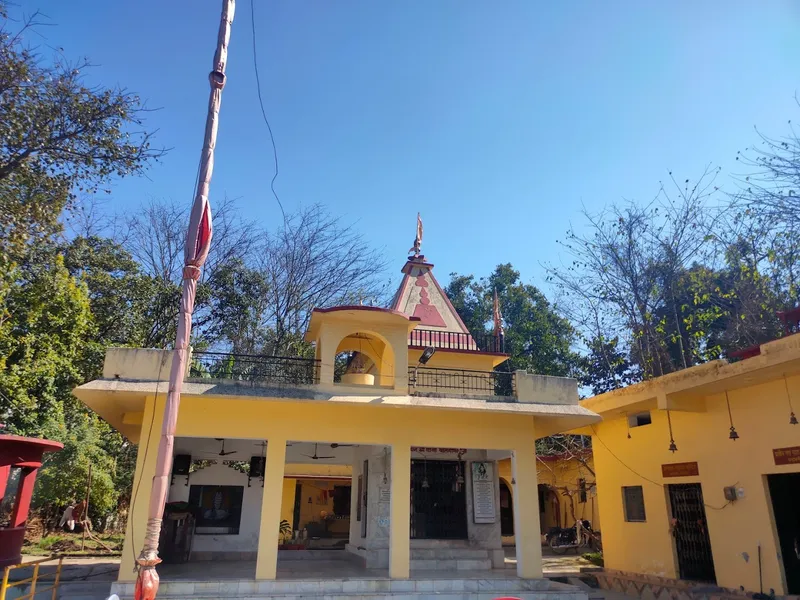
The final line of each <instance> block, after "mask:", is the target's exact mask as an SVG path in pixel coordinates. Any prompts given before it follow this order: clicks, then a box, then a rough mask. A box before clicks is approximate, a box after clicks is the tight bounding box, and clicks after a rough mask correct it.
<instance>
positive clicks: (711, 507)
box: [589, 425, 732, 510]
mask: <svg viewBox="0 0 800 600" xmlns="http://www.w3.org/2000/svg"><path fill="white" fill-rule="evenodd" d="M589 427H590V428H591V430H592V434H593V435H592V438H593V439H596V440H597V441H598V442H600V445H601V446H603V448H605V449H606V450H608V453H609V454H610V455H611V456H613V457H614V458H615V459H616V460H617V462H618V463H619V464H621V465H622V466H623V467H625V468H626V469H628V470H629V471H630V472H631V473H633V474H634V475H636V476H637V477H639V478H640V479H644V480H645V481H647V482H648V483H652V484H653V485H657V486H658V487H660V488H663V487H665V486H664V484H663V483H659V482H658V481H654V480H652V479H650V478H649V477H645V476H644V475H642V474H641V473H639V472H638V471H637V470H635V469H634V468H633V467H631V466H630V465H628V464H627V463H626V462H625V461H623V460H622V459H621V458H620V457H619V456H617V455H616V454H614V451H613V450H611V448H609V447H608V446H607V445H606V443H605V442H604V441H603V440H602V439H601V438H600V436H599V435H598V433H597V430H596V429H595V428H594V425H589ZM731 502H732V501H731V500H729V501H728V502H726V503H725V504H723V505H722V506H712V505H711V504H707V503H705V502H703V505H704V506H706V507H708V508H710V509H713V510H722V509H723V508H725V507H727V506H729V505H730V504H731Z"/></svg>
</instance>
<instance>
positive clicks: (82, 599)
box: [57, 581, 111, 600]
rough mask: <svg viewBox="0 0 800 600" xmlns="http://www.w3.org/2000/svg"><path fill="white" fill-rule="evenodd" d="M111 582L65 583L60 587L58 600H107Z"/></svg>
mask: <svg viewBox="0 0 800 600" xmlns="http://www.w3.org/2000/svg"><path fill="white" fill-rule="evenodd" d="M110 595H111V582H110V581H64V582H62V583H61V584H60V585H59V586H58V596H57V598H58V600H106V598H108V597H109V596H110Z"/></svg>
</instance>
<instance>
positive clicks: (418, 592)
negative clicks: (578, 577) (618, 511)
mask: <svg viewBox="0 0 800 600" xmlns="http://www.w3.org/2000/svg"><path fill="white" fill-rule="evenodd" d="M112 591H113V592H114V593H116V594H118V595H119V597H120V600H132V598H133V584H132V583H123V584H120V583H116V584H114V586H113V589H112ZM492 594H493V596H492ZM509 595H510V596H515V597H520V598H525V599H526V600H527V598H536V599H537V600H587V598H588V596H587V593H586V592H585V591H584V590H582V589H580V588H577V587H574V586H570V585H566V584H561V583H557V582H551V581H549V580H547V579H530V580H526V579H518V578H516V577H497V576H495V577H489V578H481V579H478V578H458V579H453V578H447V579H438V578H437V579H408V580H390V579H335V580H284V581H280V580H279V581H253V580H227V581H162V582H161V585H160V588H159V593H158V598H159V599H160V600H189V599H195V598H197V599H202V600H217V599H222V598H236V599H238V600H257V599H262V598H270V597H275V596H278V597H281V598H291V599H292V600H300V599H303V598H315V599H319V598H325V599H334V598H335V599H336V600H339V599H340V598H341V599H344V598H353V597H356V598H357V597H359V596H369V597H370V598H372V599H375V598H384V597H385V598H392V597H403V598H415V599H417V598H428V597H430V598H435V599H437V600H447V599H449V598H452V599H453V600H455V599H456V598H459V599H460V598H467V599H469V600H473V599H477V598H479V597H480V598H481V600H483V597H484V596H485V597H487V598H489V597H491V598H498V597H502V596H509Z"/></svg>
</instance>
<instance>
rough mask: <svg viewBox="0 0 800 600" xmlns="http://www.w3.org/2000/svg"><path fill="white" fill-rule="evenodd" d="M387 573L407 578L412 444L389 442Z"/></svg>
mask: <svg viewBox="0 0 800 600" xmlns="http://www.w3.org/2000/svg"><path fill="white" fill-rule="evenodd" d="M391 476H392V478H391V503H390V508H389V577H391V578H392V579H408V577H409V575H410V565H411V561H410V553H411V544H410V539H411V447H410V446H397V445H395V446H392V472H391Z"/></svg>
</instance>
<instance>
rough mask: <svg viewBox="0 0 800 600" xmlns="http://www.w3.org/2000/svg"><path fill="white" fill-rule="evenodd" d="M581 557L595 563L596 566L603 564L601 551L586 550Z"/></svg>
mask: <svg viewBox="0 0 800 600" xmlns="http://www.w3.org/2000/svg"><path fill="white" fill-rule="evenodd" d="M582 556H583V558H585V559H586V560H588V561H589V562H590V563H592V564H593V565H597V566H598V567H602V566H603V553H602V552H587V553H586V554H584V555H582Z"/></svg>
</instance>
